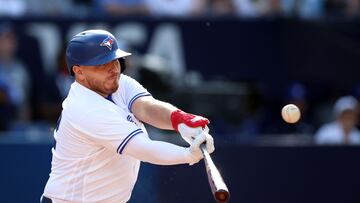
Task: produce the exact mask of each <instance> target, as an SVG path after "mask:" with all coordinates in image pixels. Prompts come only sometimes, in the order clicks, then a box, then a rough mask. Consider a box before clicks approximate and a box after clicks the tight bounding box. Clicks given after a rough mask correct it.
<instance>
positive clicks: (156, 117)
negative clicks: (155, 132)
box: [132, 97, 177, 130]
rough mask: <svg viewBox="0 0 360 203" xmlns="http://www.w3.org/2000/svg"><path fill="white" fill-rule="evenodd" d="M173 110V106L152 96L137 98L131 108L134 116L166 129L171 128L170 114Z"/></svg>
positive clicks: (174, 108)
mask: <svg viewBox="0 0 360 203" xmlns="http://www.w3.org/2000/svg"><path fill="white" fill-rule="evenodd" d="M175 110H177V108H176V107H175V106H173V105H171V104H169V103H166V102H162V101H159V100H156V99H154V98H152V97H142V98H139V99H137V100H136V101H135V102H134V104H133V108H132V111H133V112H134V114H135V116H136V117H137V118H138V119H140V120H141V121H143V122H145V123H148V124H150V125H152V126H155V127H157V128H160V129H166V130H173V126H172V124H171V119H170V115H171V113H172V112H173V111H175Z"/></svg>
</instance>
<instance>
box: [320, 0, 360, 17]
mask: <svg viewBox="0 0 360 203" xmlns="http://www.w3.org/2000/svg"><path fill="white" fill-rule="evenodd" d="M325 8H326V15H327V16H330V17H345V16H347V17H354V16H359V14H360V1H359V0H327V1H325Z"/></svg>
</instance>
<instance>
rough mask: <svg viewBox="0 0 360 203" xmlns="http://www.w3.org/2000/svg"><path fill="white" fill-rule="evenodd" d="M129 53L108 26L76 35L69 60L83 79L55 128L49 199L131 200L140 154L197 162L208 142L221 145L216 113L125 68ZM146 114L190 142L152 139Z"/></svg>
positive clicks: (165, 161)
mask: <svg viewBox="0 0 360 203" xmlns="http://www.w3.org/2000/svg"><path fill="white" fill-rule="evenodd" d="M129 55H130V53H127V52H125V51H122V50H120V49H119V48H118V44H117V40H116V39H115V37H114V36H113V35H112V34H111V33H109V32H107V31H105V30H87V31H84V32H81V33H79V34H77V35H75V36H74V37H73V38H72V40H71V41H70V42H69V44H68V46H67V50H66V60H67V65H68V69H69V72H70V74H71V75H73V76H74V77H75V82H74V83H73V84H72V85H71V88H70V91H69V94H68V96H67V98H66V99H65V100H64V101H63V103H62V107H63V111H62V113H61V115H60V117H59V120H58V122H57V127H56V129H55V130H54V138H55V141H56V143H55V146H54V147H53V149H52V155H53V156H52V162H51V164H52V166H51V173H50V177H49V180H48V182H47V184H46V186H45V189H44V193H43V195H42V197H41V200H40V201H41V202H42V203H45V202H54V203H64V202H86V203H90V202H105V203H106V202H117V203H122V202H127V201H128V200H129V199H130V196H131V192H132V189H133V187H134V184H135V182H136V179H137V175H138V171H139V166H140V161H144V162H149V163H153V164H159V165H174V164H190V165H192V164H194V163H197V162H198V161H199V160H201V159H202V158H203V155H202V153H201V150H200V144H202V143H206V148H207V150H208V151H209V152H210V153H212V152H213V151H214V144H213V138H212V137H211V135H209V133H208V128H207V125H208V123H209V121H208V119H206V118H204V117H201V116H197V115H193V114H189V113H186V112H184V111H181V110H180V109H177V108H176V107H174V106H173V105H171V104H168V103H165V102H162V101H159V100H156V99H154V98H153V97H152V96H151V94H150V93H149V92H148V91H147V90H146V89H145V88H144V87H142V86H141V85H140V84H139V83H138V82H137V81H136V80H134V79H132V78H131V77H129V76H126V75H124V74H121V72H122V71H124V69H125V59H124V57H126V56H129ZM143 122H145V123H148V124H150V125H153V126H155V127H157V128H161V129H171V130H177V131H179V133H180V135H181V136H182V137H183V138H184V139H185V140H186V141H187V142H188V143H189V144H190V147H188V148H185V147H180V146H177V145H173V144H170V143H166V142H160V141H153V140H150V139H149V137H148V134H147V132H146V129H145V127H144V125H143Z"/></svg>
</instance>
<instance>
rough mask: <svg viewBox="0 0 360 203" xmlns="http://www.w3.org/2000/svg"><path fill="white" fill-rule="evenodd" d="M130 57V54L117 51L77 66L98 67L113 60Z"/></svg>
mask: <svg viewBox="0 0 360 203" xmlns="http://www.w3.org/2000/svg"><path fill="white" fill-rule="evenodd" d="M130 55H131V53H128V52H125V51H123V50H121V49H117V50H116V51H114V52H112V53H111V54H107V55H105V56H99V57H96V58H94V59H92V60H90V61H87V62H85V63H83V64H79V65H83V66H98V65H103V64H106V63H109V62H110V61H113V60H115V59H119V58H123V57H126V56H130Z"/></svg>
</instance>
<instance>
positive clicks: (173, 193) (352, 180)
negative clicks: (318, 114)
mask: <svg viewBox="0 0 360 203" xmlns="http://www.w3.org/2000/svg"><path fill="white" fill-rule="evenodd" d="M50 149H51V146H48V145H24V144H14V145H10V144H1V145H0V163H1V165H0V166H1V167H0V193H1V196H0V202H4V203H7V202H9V203H10V202H11V203H24V202H38V200H39V197H40V195H41V193H42V190H43V187H44V185H45V183H46V180H47V178H48V174H49V171H50V161H51V151H50ZM359 157H360V148H358V147H226V148H222V147H218V148H217V150H216V153H215V154H214V155H213V158H214V161H215V163H216V164H217V165H218V167H219V169H220V171H221V173H222V174H223V176H224V178H225V180H226V182H227V184H228V186H229V189H230V192H231V195H232V197H231V202H234V203H238V202H246V203H258V202H267V203H280V202H284V203H289V202H299V203H300V202H304V203H310V202H314V203H315V202H316V203H318V202H327V203H329V202H342V203H346V202H360V193H359V192H358V190H359V188H360V175H359V173H360V162H359ZM130 202H131V203H138V202H157V203H159V202H160V203H168V202H172V203H177V202H179V203H184V202H212V195H211V192H210V189H209V186H208V183H207V177H206V173H205V169H204V166H203V163H202V162H201V163H200V164H197V165H195V166H192V167H189V166H185V165H182V166H153V165H150V164H143V165H142V168H141V171H140V176H139V180H138V182H137V184H136V186H135V189H134V193H133V197H132V199H131V201H130Z"/></svg>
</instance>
